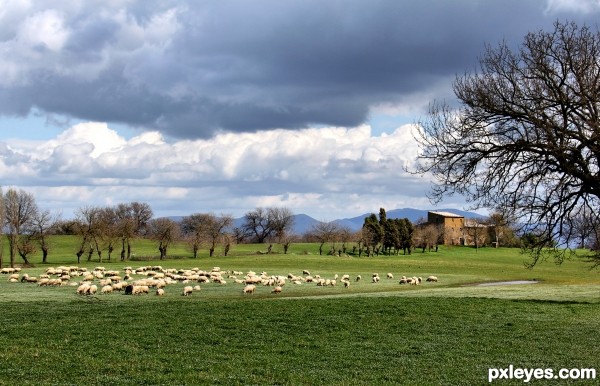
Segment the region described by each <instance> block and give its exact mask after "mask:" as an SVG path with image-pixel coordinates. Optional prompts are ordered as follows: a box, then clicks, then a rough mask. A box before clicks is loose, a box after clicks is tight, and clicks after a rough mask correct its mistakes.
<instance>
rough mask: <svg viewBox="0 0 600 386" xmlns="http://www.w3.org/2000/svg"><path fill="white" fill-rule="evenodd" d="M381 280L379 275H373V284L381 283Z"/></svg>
mask: <svg viewBox="0 0 600 386" xmlns="http://www.w3.org/2000/svg"><path fill="white" fill-rule="evenodd" d="M379 280H380V279H379V276H378V275H373V279H372V282H373V283H379Z"/></svg>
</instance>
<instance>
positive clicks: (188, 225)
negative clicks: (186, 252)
mask: <svg viewBox="0 0 600 386" xmlns="http://www.w3.org/2000/svg"><path fill="white" fill-rule="evenodd" d="M205 223H206V216H205V215H204V214H202V213H194V214H191V215H189V216H185V217H184V218H183V219H182V220H181V232H182V233H183V236H184V238H185V239H186V240H187V242H188V244H189V245H190V247H191V248H192V253H193V254H194V258H197V257H198V251H199V250H200V247H201V246H202V242H203V241H205V238H204V229H205Z"/></svg>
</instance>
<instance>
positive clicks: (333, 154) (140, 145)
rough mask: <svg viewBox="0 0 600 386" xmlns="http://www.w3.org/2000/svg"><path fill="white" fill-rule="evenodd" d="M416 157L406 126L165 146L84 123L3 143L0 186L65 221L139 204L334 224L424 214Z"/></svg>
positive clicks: (153, 137)
mask: <svg viewBox="0 0 600 386" xmlns="http://www.w3.org/2000/svg"><path fill="white" fill-rule="evenodd" d="M416 151H417V150H416V146H415V142H414V139H413V138H412V135H411V126H410V125H406V126H401V127H398V128H397V129H396V130H395V131H394V132H392V133H390V134H382V135H379V136H377V135H374V134H373V133H372V131H371V128H370V127H369V126H367V125H362V126H359V127H354V128H340V127H329V128H327V127H326V128H319V129H313V128H311V129H304V130H283V129H280V130H269V131H261V132H257V133H242V134H237V135H234V134H227V133H226V134H221V135H217V136H215V137H214V138H212V139H198V140H181V141H175V142H168V141H166V140H165V139H164V138H163V137H162V135H161V134H160V133H158V132H147V133H143V134H141V135H139V136H137V137H133V138H130V139H125V138H124V137H122V136H120V135H119V134H118V133H117V132H116V131H115V130H113V129H111V128H110V127H109V126H107V125H106V124H105V123H97V122H87V123H80V124H77V125H75V126H72V127H70V128H68V129H67V130H65V131H64V132H62V133H61V134H59V135H58V136H57V137H56V138H54V139H51V140H48V141H45V142H42V143H35V144H30V145H27V143H26V142H23V141H17V142H14V143H0V179H1V180H2V181H4V183H5V184H6V185H10V186H20V187H23V188H25V189H27V188H28V187H29V188H30V189H35V193H36V196H37V198H38V200H39V201H40V205H41V206H44V204H46V205H50V206H52V207H55V208H56V207H62V209H64V210H65V211H66V212H67V213H68V212H69V210H71V211H72V210H74V208H77V207H81V206H84V205H90V204H97V205H112V204H114V203H118V202H128V201H143V202H148V203H149V204H151V206H153V207H154V209H155V211H156V212H157V213H162V214H182V215H185V214H189V213H192V212H199V211H214V212H230V213H233V214H235V215H242V214H243V213H245V211H247V210H250V209H252V208H254V207H256V206H271V205H283V206H288V207H290V208H291V209H292V210H293V211H295V212H296V213H307V214H309V215H313V216H315V217H316V218H322V219H332V218H334V217H335V216H342V217H348V216H352V215H358V214H362V213H363V212H364V211H372V210H377V209H378V208H379V207H380V206H384V205H385V206H387V207H388V208H396V207H404V206H413V207H423V206H428V205H429V204H428V201H427V200H426V199H425V191H426V189H427V188H428V184H429V182H428V181H427V180H426V179H423V178H421V177H418V176H413V175H410V174H408V173H407V172H405V170H404V168H405V167H406V166H407V165H409V164H410V163H411V162H412V161H413V160H414V158H415V156H416ZM69 208H70V209H69Z"/></svg>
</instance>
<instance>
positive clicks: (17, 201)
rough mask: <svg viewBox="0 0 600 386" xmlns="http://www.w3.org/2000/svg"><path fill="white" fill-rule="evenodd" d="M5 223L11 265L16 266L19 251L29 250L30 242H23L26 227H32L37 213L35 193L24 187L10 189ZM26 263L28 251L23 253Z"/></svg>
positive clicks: (5, 204)
mask: <svg viewBox="0 0 600 386" xmlns="http://www.w3.org/2000/svg"><path fill="white" fill-rule="evenodd" d="M4 211H5V217H4V218H5V224H6V230H7V231H8V234H7V237H8V244H9V247H10V266H11V267H14V266H15V257H16V255H17V254H18V253H19V246H20V245H21V246H22V252H25V251H29V249H30V245H29V243H23V239H24V237H25V229H27V228H28V227H31V225H32V221H33V219H34V218H35V216H36V215H37V212H38V207H37V204H36V202H35V198H34V197H33V194H31V193H28V192H26V191H24V190H22V189H20V190H16V189H12V188H11V189H9V190H8V191H7V192H6V194H5V195H4ZM21 257H22V258H23V260H24V262H25V264H29V261H28V260H27V253H25V254H23V253H21Z"/></svg>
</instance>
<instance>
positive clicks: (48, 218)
mask: <svg viewBox="0 0 600 386" xmlns="http://www.w3.org/2000/svg"><path fill="white" fill-rule="evenodd" d="M59 221H60V214H59V213H52V212H50V211H49V210H47V209H46V210H41V211H38V213H37V215H36V216H34V217H33V220H32V224H31V226H32V232H33V233H32V237H33V239H34V240H35V241H36V242H37V243H38V245H39V246H40V249H41V250H42V263H47V262H48V253H49V252H50V238H49V237H48V234H49V233H50V230H51V229H53V228H54V227H55V226H56V224H58V222H59Z"/></svg>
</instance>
